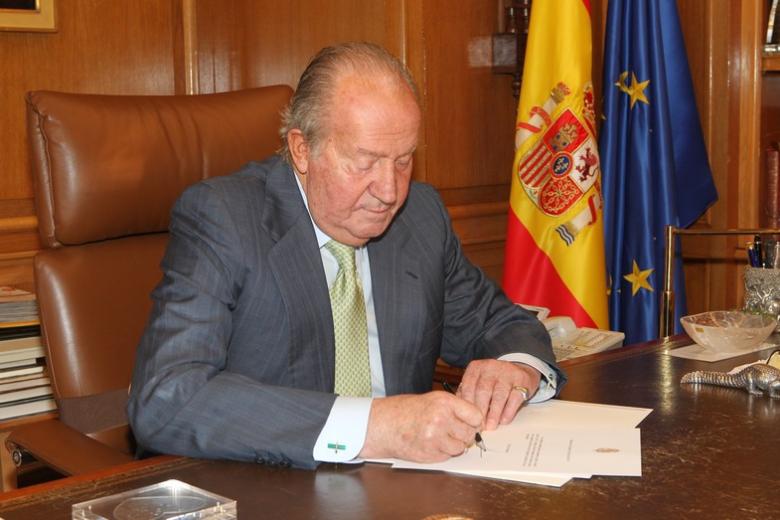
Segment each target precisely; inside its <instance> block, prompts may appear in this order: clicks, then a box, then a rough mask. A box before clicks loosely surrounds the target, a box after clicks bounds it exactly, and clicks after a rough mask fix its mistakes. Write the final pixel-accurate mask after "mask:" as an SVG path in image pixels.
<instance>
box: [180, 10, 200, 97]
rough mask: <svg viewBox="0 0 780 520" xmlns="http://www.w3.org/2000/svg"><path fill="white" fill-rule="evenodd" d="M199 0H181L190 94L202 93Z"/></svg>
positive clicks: (186, 82)
mask: <svg viewBox="0 0 780 520" xmlns="http://www.w3.org/2000/svg"><path fill="white" fill-rule="evenodd" d="M196 4H197V0H181V13H182V40H183V41H182V44H183V48H184V88H185V91H186V92H187V94H188V95H192V94H199V93H200V74H199V72H198V70H199V68H198V13H197V9H196V7H197V6H196Z"/></svg>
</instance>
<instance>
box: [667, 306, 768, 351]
mask: <svg viewBox="0 0 780 520" xmlns="http://www.w3.org/2000/svg"><path fill="white" fill-rule="evenodd" d="M680 323H682V326H683V328H684V329H685V332H687V333H688V336H690V338H691V339H692V340H693V341H695V342H696V343H697V344H698V345H701V346H702V347H705V348H707V349H709V350H713V351H717V352H738V351H742V350H750V349H753V348H755V347H757V346H758V345H760V344H761V343H762V342H763V341H764V340H765V339H766V338H768V337H769V335H770V334H772V331H774V330H775V326H777V320H776V319H775V318H774V317H772V316H767V315H766V314H750V313H747V312H743V311H709V312H702V313H701V314H694V315H691V316H683V317H682V318H680Z"/></svg>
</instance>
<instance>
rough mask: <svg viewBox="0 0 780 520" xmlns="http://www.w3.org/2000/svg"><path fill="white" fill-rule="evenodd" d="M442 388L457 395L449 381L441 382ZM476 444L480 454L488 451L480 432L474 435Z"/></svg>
mask: <svg viewBox="0 0 780 520" xmlns="http://www.w3.org/2000/svg"><path fill="white" fill-rule="evenodd" d="M441 386H443V387H444V389H445V390H446V391H448V392H449V393H451V394H452V395H456V394H455V389H454V388H452V386H450V384H449V383H448V382H447V381H442V382H441ZM474 444H476V445H477V448H479V450H480V454H481V453H482V452H483V451H487V446H485V441H483V440H482V435H480V434H479V432H477V433H476V434H475V435H474Z"/></svg>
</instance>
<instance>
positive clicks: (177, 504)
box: [71, 480, 236, 520]
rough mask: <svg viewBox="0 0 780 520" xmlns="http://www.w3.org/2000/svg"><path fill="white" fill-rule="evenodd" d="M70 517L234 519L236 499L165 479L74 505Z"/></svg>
mask: <svg viewBox="0 0 780 520" xmlns="http://www.w3.org/2000/svg"><path fill="white" fill-rule="evenodd" d="M71 518H75V519H79V520H81V519H89V520H99V519H104V520H130V519H132V520H174V519H176V520H178V519H181V520H196V519H197V520H204V519H209V520H222V519H235V518H236V501H235V500H231V499H229V498H225V497H221V496H219V495H215V494H214V493H209V492H208V491H205V490H203V489H200V488H196V487H194V486H190V485H189V484H186V483H184V482H182V481H180V480H166V481H165V482H160V483H159V484H154V485H151V486H146V487H142V488H139V489H133V490H130V491H125V492H124V493H118V494H116V495H110V496H107V497H103V498H96V499H94V500H88V501H86V502H80V503H78V504H74V505H73V506H72V508H71Z"/></svg>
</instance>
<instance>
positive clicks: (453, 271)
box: [413, 184, 566, 391]
mask: <svg viewBox="0 0 780 520" xmlns="http://www.w3.org/2000/svg"><path fill="white" fill-rule="evenodd" d="M416 187H417V189H416V190H415V191H414V192H415V195H414V196H415V197H418V198H419V202H418V203H417V204H415V207H416V208H419V209H418V210H417V211H418V213H417V214H415V215H414V216H413V220H414V222H418V223H424V224H422V225H423V226H425V227H430V228H432V229H427V230H422V231H421V233H423V234H424V236H425V237H426V240H429V241H430V239H431V237H441V238H440V240H441V242H440V243H439V244H437V248H438V247H441V250H442V256H443V259H444V277H445V280H444V308H443V314H442V316H443V326H442V345H441V357H442V359H444V360H445V361H446V362H448V363H450V364H452V365H455V366H461V367H464V366H466V365H467V364H468V363H469V362H470V361H472V360H474V359H487V358H498V357H500V356H502V355H504V354H509V353H517V352H522V353H527V354H530V355H532V356H534V357H536V358H538V359H540V360H542V361H544V362H545V363H547V364H548V365H550V366H551V367H552V368H553V369H554V370H555V371H556V373H557V376H558V391H560V389H561V388H562V386H563V383H564V382H565V381H566V376H565V375H564V373H563V372H562V371H561V370H560V368H558V366H557V365H556V363H555V356H554V355H553V352H552V346H551V343H550V337H549V335H548V334H547V331H546V329H545V328H544V326H543V325H542V324H541V322H539V320H538V319H536V317H535V316H534V315H533V314H531V313H529V312H527V311H526V310H525V309H523V308H521V307H519V306H517V305H514V304H513V303H512V302H511V301H510V300H509V299H508V298H507V297H506V296H505V295H504V293H503V291H502V290H501V289H500V288H499V287H498V286H497V285H496V284H495V283H494V282H493V281H492V280H490V279H489V278H487V277H486V276H485V274H484V273H483V272H482V270H481V269H479V268H478V267H476V266H474V265H473V264H472V263H471V262H470V261H469V260H468V259H467V258H466V256H465V255H464V254H463V251H462V249H461V244H460V240H459V239H458V237H457V236H456V235H455V233H454V232H453V230H452V223H451V221H450V218H449V215H448V213H447V210H446V208H445V206H444V204H443V203H442V201H441V199H440V197H439V195H438V194H437V193H436V191H435V189H434V188H433V187H431V186H428V185H424V184H417V185H416ZM417 227H418V228H419V225H418V226H417ZM437 248H433V247H431V245H430V244H429V245H428V247H426V248H425V249H426V250H434V249H437Z"/></svg>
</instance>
